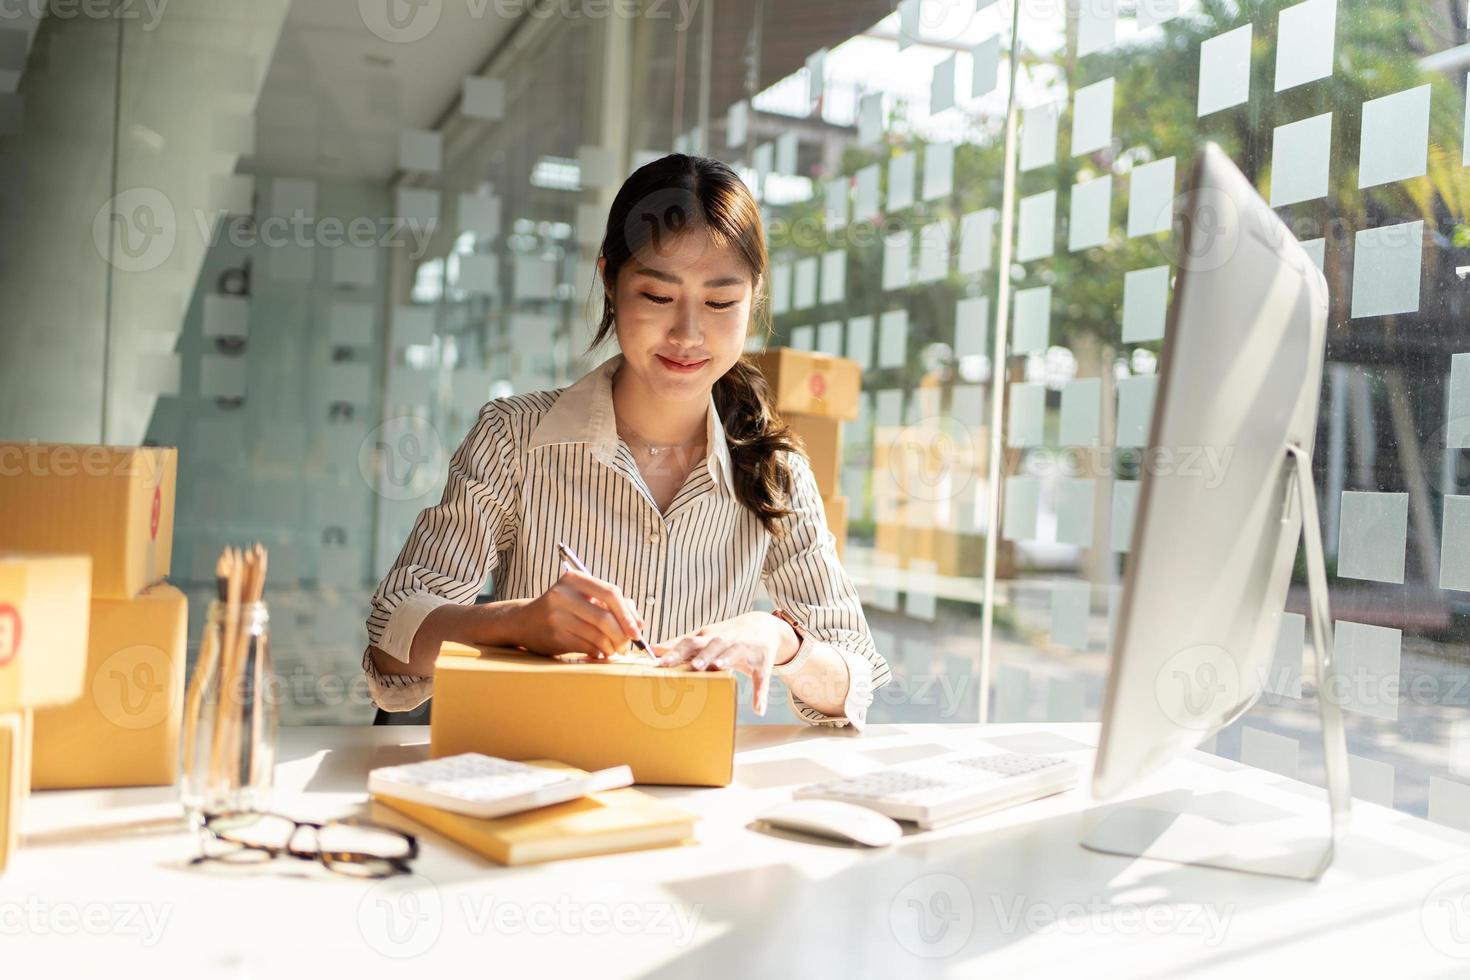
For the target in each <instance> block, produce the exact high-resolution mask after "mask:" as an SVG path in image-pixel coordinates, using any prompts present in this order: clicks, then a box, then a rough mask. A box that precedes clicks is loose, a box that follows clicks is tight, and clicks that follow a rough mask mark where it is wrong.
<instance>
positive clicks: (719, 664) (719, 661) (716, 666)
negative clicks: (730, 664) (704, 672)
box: [715, 658, 725, 670]
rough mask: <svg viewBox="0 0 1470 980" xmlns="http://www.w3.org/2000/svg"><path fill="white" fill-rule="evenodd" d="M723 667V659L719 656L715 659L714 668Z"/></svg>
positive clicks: (722, 668) (720, 668)
mask: <svg viewBox="0 0 1470 980" xmlns="http://www.w3.org/2000/svg"><path fill="white" fill-rule="evenodd" d="M724 669H725V661H724V658H721V659H719V660H716V661H715V670H724Z"/></svg>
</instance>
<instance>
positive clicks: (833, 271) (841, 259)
mask: <svg viewBox="0 0 1470 980" xmlns="http://www.w3.org/2000/svg"><path fill="white" fill-rule="evenodd" d="M846 295H847V253H846V252H844V251H843V250H842V249H840V248H838V249H833V250H832V251H830V252H826V253H824V254H823V255H822V293H821V296H822V299H821V301H822V303H824V304H826V303H840V302H842V299H843V297H844V296H846Z"/></svg>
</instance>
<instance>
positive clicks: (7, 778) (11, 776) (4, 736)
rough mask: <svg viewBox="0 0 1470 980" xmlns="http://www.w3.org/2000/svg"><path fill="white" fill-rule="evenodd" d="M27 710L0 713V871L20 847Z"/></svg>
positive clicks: (25, 783)
mask: <svg viewBox="0 0 1470 980" xmlns="http://www.w3.org/2000/svg"><path fill="white" fill-rule="evenodd" d="M29 722H30V712H29V711H11V712H8V713H6V714H0V874H3V873H4V872H5V865H6V864H7V863H9V861H10V855H11V853H13V852H14V851H15V850H16V848H17V847H19V846H20V821H21V813H22V811H23V810H24V809H25V799H26V797H27V796H28V795H29V793H30V780H29V779H28V778H27V768H26V767H27V760H28V759H29V758H30V751H29V748H30V742H29V738H28V734H27V733H28V732H29Z"/></svg>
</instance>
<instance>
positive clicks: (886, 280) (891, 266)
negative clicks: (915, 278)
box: [883, 231, 913, 290]
mask: <svg viewBox="0 0 1470 980" xmlns="http://www.w3.org/2000/svg"><path fill="white" fill-rule="evenodd" d="M912 251H913V239H912V237H911V236H910V234H909V233H908V232H906V231H900V232H896V233H894V234H892V235H886V236H884V238H883V288H884V289H885V290H886V289H903V288H904V287H905V286H907V285H908V284H909V280H910V278H911V271H910V254H911V253H912Z"/></svg>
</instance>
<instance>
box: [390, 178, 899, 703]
mask: <svg viewBox="0 0 1470 980" xmlns="http://www.w3.org/2000/svg"><path fill="white" fill-rule="evenodd" d="M766 264H767V257H766V249H765V236H764V231H763V229H762V226H761V218H760V211H759V208H758V207H757V205H756V203H755V200H754V199H753V198H752V197H751V195H750V192H749V191H748V190H747V189H746V187H745V184H744V183H743V182H742V181H741V180H740V178H739V177H738V176H737V175H736V174H735V173H734V172H733V171H732V170H730V168H729V167H727V166H725V165H724V164H722V163H720V162H718V161H716V160H711V159H706V158H701V157H690V156H685V155H683V154H677V153H676V154H672V155H670V156H666V157H664V158H663V159H661V160H656V161H654V162H652V163H650V164H647V165H646V166H644V167H642V168H640V169H639V170H638V171H637V172H635V173H634V174H633V175H632V176H631V177H629V178H628V180H627V182H626V183H624V184H623V187H622V188H621V189H620V190H619V192H618V195H617V198H616V199H615V200H614V201H613V205H612V211H611V213H610V214H609V215H608V221H607V229H606V233H605V235H604V237H603V242H602V248H601V252H600V255H599V258H598V261H597V267H598V270H599V273H600V275H601V278H602V282H603V291H604V296H603V312H602V322H601V324H600V325H599V327H598V330H597V335H596V337H595V338H594V339H593V341H592V345H591V347H590V348H589V350H593V349H596V347H597V346H598V345H599V344H601V343H602V342H603V341H605V340H606V339H607V338H608V337H609V336H610V335H611V334H612V333H613V332H614V331H616V334H617V340H618V345H619V347H620V348H621V351H622V353H620V354H618V355H617V356H614V357H612V358H610V359H609V360H607V361H606V362H604V363H603V364H602V365H601V366H599V367H598V368H596V369H594V370H593V371H591V372H589V373H588V374H587V375H585V376H584V377H582V378H581V379H580V380H579V381H577V382H576V383H575V384H573V385H571V386H570V387H567V388H564V389H561V390H558V391H540V392H534V393H530V394H522V395H513V396H509V397H505V398H497V399H495V400H493V401H491V402H490V403H489V404H488V405H486V406H485V407H484V408H483V409H482V410H481V412H480V416H479V419H478V421H477V422H476V424H475V426H474V429H473V430H472V431H471V432H470V434H469V435H468V436H466V437H465V440H464V442H463V444H461V445H460V447H459V449H458V450H457V451H456V453H455V454H454V457H453V460H452V461H451V463H450V467H449V475H448V483H447V486H446V487H445V490H444V497H443V499H442V500H441V501H440V503H439V504H438V505H437V506H434V507H430V508H427V509H426V510H424V511H423V512H422V513H421V514H420V515H419V517H418V520H417V521H416V522H415V524H414V527H413V531H412V532H411V533H410V534H409V538H408V542H407V544H405V545H404V547H403V551H402V553H401V554H400V555H399V556H398V560H397V561H396V562H395V563H394V565H393V567H392V569H391V570H390V571H389V572H388V574H387V576H386V577H385V578H384V579H383V581H382V583H381V584H380V585H379V586H378V589H377V591H376V592H375V593H374V595H373V600H372V607H373V608H372V614H371V616H370V617H369V618H368V636H369V639H370V643H371V645H370V647H369V649H368V651H367V653H366V654H365V655H364V657H363V669H364V670H365V671H366V672H367V676H368V685H369V690H370V691H371V694H372V698H373V701H374V702H375V703H376V704H377V705H378V706H379V707H380V708H381V709H385V710H386V711H391V712H397V711H407V710H410V709H413V708H415V707H416V706H418V705H420V704H422V703H423V702H424V701H425V700H426V699H428V698H429V696H430V694H431V693H432V687H433V677H432V674H433V666H434V660H435V658H436V657H437V655H438V652H439V647H440V644H441V643H443V642H444V641H446V640H455V641H460V642H464V643H473V644H482V645H487V646H521V647H524V648H526V649H527V650H530V651H532V652H534V653H539V654H546V655H553V654H558V653H564V652H571V651H579V652H585V653H588V654H590V655H591V656H593V657H595V658H599V659H603V658H606V657H608V656H610V655H612V654H614V653H624V652H629V643H630V640H631V638H632V637H634V636H635V635H636V634H637V633H638V631H639V630H642V631H643V636H644V638H645V639H646V640H647V641H648V642H649V643H650V644H651V645H652V651H653V653H654V654H655V655H656V656H658V657H659V663H660V664H661V665H664V666H674V665H678V664H683V663H688V664H689V665H690V666H691V667H692V668H693V669H695V670H722V669H729V670H735V671H739V672H741V673H744V674H746V675H748V676H749V677H750V678H751V680H752V681H753V688H754V691H753V695H752V704H753V707H754V708H755V710H756V712H757V713H759V714H764V713H765V710H766V699H767V694H768V688H769V684H770V678H771V676H772V674H775V675H777V676H780V677H782V679H783V680H784V681H785V682H786V685H787V687H788V689H789V691H790V703H791V707H792V709H793V710H794V711H795V712H796V714H797V716H798V717H800V718H801V719H802V720H804V721H806V722H808V723H810V724H814V725H830V726H847V725H851V726H853V727H854V728H855V729H861V728H862V726H863V724H864V721H865V719H866V715H867V709H868V705H869V704H870V703H871V702H872V697H873V691H874V690H876V689H877V688H878V687H880V686H882V685H883V684H885V683H887V682H888V680H889V669H888V665H887V663H886V662H885V661H884V659H883V657H882V656H880V655H879V653H878V651H877V649H876V648H875V647H874V645H873V638H872V634H871V633H870V632H869V630H868V625H867V621H866V620H865V618H864V616H863V611H862V607H861V605H860V604H859V602H858V595H857V591H856V589H855V588H854V587H853V584H852V581H851V580H850V579H849V578H848V576H847V573H846V572H845V571H844V570H843V568H842V565H841V564H840V563H839V561H838V559H837V552H836V541H835V539H834V538H833V536H832V534H831V533H830V532H829V530H828V528H827V526H826V519H825V517H824V513H823V509H822V501H821V498H820V496H819V495H818V491H817V485H816V480H815V478H814V476H813V474H812V469H811V465H810V463H809V461H808V460H807V458H806V457H805V455H804V454H803V453H802V452H801V450H800V449H799V448H798V447H797V445H796V443H795V442H794V440H793V439H792V438H791V435H790V432H789V430H788V429H787V427H786V426H785V424H784V423H782V422H781V420H780V418H779V417H778V416H777V415H776V414H775V413H774V412H773V410H772V408H771V404H770V392H769V389H768V387H767V386H766V383H765V381H764V379H763V378H762V377H761V375H760V374H759V372H758V371H757V370H756V369H755V368H754V367H752V366H751V365H749V364H748V363H746V362H745V361H744V360H743V359H742V354H743V352H744V349H745V341H746V335H747V331H748V330H749V329H750V326H751V324H752V322H753V320H754V318H755V314H756V312H757V309H758V307H759V306H760V302H759V299H758V297H760V295H761V288H762V284H763V281H764V277H765V274H766ZM765 329H766V330H767V331H768V332H769V324H768V323H766V325H765ZM558 541H565V542H566V543H567V544H568V545H569V546H570V547H571V549H572V550H573V551H574V552H576V554H577V555H578V556H580V557H581V558H582V560H583V561H584V562H585V564H586V566H587V570H588V572H590V574H580V573H578V572H576V571H572V570H570V569H569V568H568V567H567V566H565V565H564V564H563V562H562V560H561V557H560V555H559V554H558V551H557V542H558ZM487 575H491V576H493V579H494V586H495V601H493V602H488V603H481V604H474V602H475V598H476V596H478V595H479V593H480V589H481V586H482V584H483V583H484V582H485V580H486V576H487ZM761 582H763V583H764V584H765V586H766V590H767V592H768V593H769V595H770V596H771V598H772V600H773V601H774V602H775V603H776V606H777V609H776V611H775V612H774V613H766V612H760V611H756V610H754V608H753V607H754V601H755V592H756V586H757V584H758V583H761ZM631 652H633V653H635V654H638V651H637V649H636V648H634V649H633V650H632V651H631ZM638 655H640V656H641V655H642V654H638ZM379 720H380V722H384V721H385V720H386V716H385V715H384V714H383V712H382V711H380V712H379Z"/></svg>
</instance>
